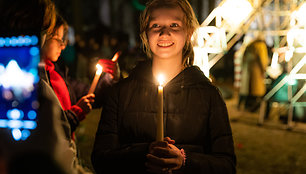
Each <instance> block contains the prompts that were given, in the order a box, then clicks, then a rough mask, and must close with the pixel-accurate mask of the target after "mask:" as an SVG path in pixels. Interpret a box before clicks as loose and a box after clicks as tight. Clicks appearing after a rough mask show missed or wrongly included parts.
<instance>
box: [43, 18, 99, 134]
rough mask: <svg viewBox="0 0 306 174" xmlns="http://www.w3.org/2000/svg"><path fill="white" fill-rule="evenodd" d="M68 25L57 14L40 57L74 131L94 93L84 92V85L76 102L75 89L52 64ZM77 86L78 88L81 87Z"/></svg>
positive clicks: (62, 45)
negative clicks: (70, 86)
mask: <svg viewBox="0 0 306 174" xmlns="http://www.w3.org/2000/svg"><path fill="white" fill-rule="evenodd" d="M67 30H68V25H67V23H66V21H65V20H64V19H63V18H62V17H61V16H60V15H57V19H56V24H55V27H54V30H53V32H52V33H51V34H50V35H48V36H47V38H46V42H45V44H44V46H43V48H42V58H43V60H44V62H45V64H46V65H45V68H46V71H47V73H48V78H49V81H50V85H51V86H52V88H53V90H54V92H55V94H56V96H57V98H58V99H59V101H60V103H61V105H62V108H63V109H64V111H65V113H66V115H67V119H68V121H69V123H70V126H71V132H74V131H75V129H76V128H77V126H78V125H79V122H80V121H82V120H83V119H84V118H85V116H86V114H88V113H89V112H90V111H91V109H92V103H93V102H94V98H95V95H94V94H86V92H87V91H85V89H86V88H85V87H82V88H83V90H81V91H78V93H81V94H86V95H84V96H83V97H81V98H80V99H79V100H78V101H77V102H76V97H75V95H74V94H75V91H72V90H73V89H71V88H69V85H70V84H69V83H68V80H67V78H65V77H64V76H65V75H62V74H61V72H60V71H59V68H58V67H57V66H55V65H54V62H56V61H57V60H58V58H59V56H60V55H61V52H62V50H63V49H65V46H66V44H65V41H64V40H65V37H64V36H65V34H66V33H67ZM82 88H78V89H82Z"/></svg>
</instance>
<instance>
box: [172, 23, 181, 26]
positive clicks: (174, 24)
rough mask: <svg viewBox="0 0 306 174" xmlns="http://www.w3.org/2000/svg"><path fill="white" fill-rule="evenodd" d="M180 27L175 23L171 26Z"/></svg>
mask: <svg viewBox="0 0 306 174" xmlns="http://www.w3.org/2000/svg"><path fill="white" fill-rule="evenodd" d="M178 26H179V25H178V24H176V23H173V24H171V25H170V27H178Z"/></svg>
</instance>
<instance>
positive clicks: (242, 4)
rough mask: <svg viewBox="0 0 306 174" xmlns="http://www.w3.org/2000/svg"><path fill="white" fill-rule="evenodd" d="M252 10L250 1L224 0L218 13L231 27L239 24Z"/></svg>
mask: <svg viewBox="0 0 306 174" xmlns="http://www.w3.org/2000/svg"><path fill="white" fill-rule="evenodd" d="M252 11H253V7H252V5H251V3H250V2H249V1H247V0H226V1H225V2H224V4H223V5H222V6H221V7H218V13H219V14H220V15H221V16H222V18H223V19H224V20H225V21H226V22H227V23H228V24H229V25H230V26H231V27H233V28H236V27H238V26H239V24H240V23H241V22H243V21H244V20H245V19H246V18H247V17H248V16H249V15H250V13H251V12H252Z"/></svg>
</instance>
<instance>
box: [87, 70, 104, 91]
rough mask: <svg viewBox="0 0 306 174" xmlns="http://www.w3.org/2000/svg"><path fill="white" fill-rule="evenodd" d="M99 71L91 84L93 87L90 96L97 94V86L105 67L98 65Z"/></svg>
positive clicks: (90, 89)
mask: <svg viewBox="0 0 306 174" xmlns="http://www.w3.org/2000/svg"><path fill="white" fill-rule="evenodd" d="M96 68H97V71H96V75H95V77H94V79H93V81H92V83H91V86H90V88H89V91H88V94H93V93H94V92H95V89H96V86H97V84H98V81H99V79H100V76H101V74H102V72H103V67H102V66H101V65H100V64H97V65H96Z"/></svg>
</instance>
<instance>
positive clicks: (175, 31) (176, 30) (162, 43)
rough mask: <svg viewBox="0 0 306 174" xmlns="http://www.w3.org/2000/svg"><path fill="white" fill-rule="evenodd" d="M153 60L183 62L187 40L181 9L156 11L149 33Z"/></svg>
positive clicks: (152, 15)
mask: <svg viewBox="0 0 306 174" xmlns="http://www.w3.org/2000/svg"><path fill="white" fill-rule="evenodd" d="M147 36H148V41H149V46H150V49H151V51H152V53H153V58H162V59H169V58H176V59H180V60H182V56H183V48H184V45H185V42H186V39H187V29H186V25H185V23H184V13H183V11H182V10H181V9H180V8H179V7H173V8H158V9H155V10H154V11H153V12H152V14H151V18H150V21H149V29H148V31H147Z"/></svg>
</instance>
